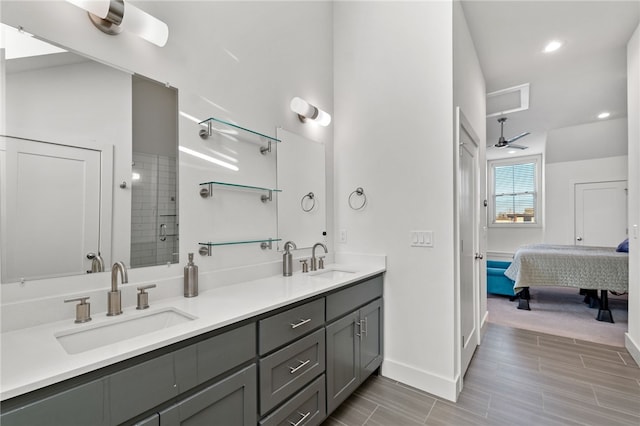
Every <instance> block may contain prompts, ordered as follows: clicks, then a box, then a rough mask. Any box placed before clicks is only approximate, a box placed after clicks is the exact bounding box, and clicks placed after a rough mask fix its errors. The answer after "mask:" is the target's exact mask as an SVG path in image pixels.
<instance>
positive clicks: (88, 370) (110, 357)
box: [0, 265, 384, 426]
mask: <svg viewBox="0 0 640 426" xmlns="http://www.w3.org/2000/svg"><path fill="white" fill-rule="evenodd" d="M383 272H384V268H377V267H368V268H359V270H358V271H357V272H356V271H354V270H353V269H348V268H345V267H337V266H336V265H333V266H330V267H329V268H328V269H325V270H319V271H317V272H316V273H308V274H302V273H296V274H294V275H293V276H291V277H281V276H274V277H269V278H264V279H260V280H255V281H251V282H246V283H241V284H236V285H232V286H227V287H221V288H217V289H213V290H210V291H206V292H203V293H202V294H201V295H200V296H199V297H197V298H193V299H185V298H175V299H167V300H162V301H159V302H156V303H155V305H154V306H152V308H150V309H149V310H148V312H140V311H137V312H135V309H133V312H132V311H131V309H129V310H126V309H125V313H124V314H123V315H122V317H123V318H122V319H113V318H112V317H106V316H103V315H102V314H98V315H94V321H92V322H93V324H92V323H88V324H77V325H75V324H73V320H72V319H69V321H68V322H64V323H60V322H59V323H55V324H50V325H49V324H48V325H44V326H39V327H31V328H29V329H25V330H16V331H12V332H8V333H4V334H3V336H2V340H3V341H2V358H3V359H2V364H3V365H2V373H3V374H2V399H3V401H2V414H1V417H0V421H1V422H2V424H3V425H5V426H12V425H30V426H33V425H38V424H43V425H44V424H46V425H58V424H59V425H117V424H140V425H178V424H182V423H183V422H187V421H197V422H199V423H198V424H234V425H235V424H238V425H256V424H260V425H280V424H287V425H289V424H294V425H303V424H320V423H321V422H322V420H323V419H325V418H326V417H327V415H328V414H329V413H331V412H332V411H333V410H334V409H335V408H336V407H337V406H338V405H339V404H340V403H341V402H342V401H344V400H345V399H346V398H347V397H348V396H349V395H350V394H351V393H352V392H353V391H354V390H355V389H357V387H358V386H359V385H360V384H361V383H362V381H363V380H365V379H366V378H367V377H368V376H369V375H370V374H371V373H373V372H374V371H375V370H377V369H378V368H379V367H380V365H381V363H382V343H383V341H382V339H383V336H382V324H383V303H382V295H383V275H382V273H383ZM152 317H155V318H159V317H162V321H164V322H165V323H168V324H169V325H168V326H167V324H165V328H162V329H160V330H155V331H150V332H146V333H142V332H141V334H140V335H139V336H136V337H133V338H125V339H124V340H120V341H118V338H117V337H107V333H103V330H105V329H107V328H109V327H112V324H118V322H121V323H123V324H126V327H127V328H128V329H129V330H132V329H133V330H135V329H137V328H138V324H139V323H140V322H139V321H141V320H144V321H152V320H153V318H152ZM110 321H111V322H110ZM113 321H117V322H116V323H113ZM172 322H174V323H175V324H173V325H171V324H172ZM158 324H159V323H158ZM156 326H157V325H156ZM96 333H97V334H98V335H99V337H100V338H101V339H102V338H103V339H107V340H106V341H107V343H106V344H105V343H104V342H105V340H101V339H97V340H95V339H93V337H92V334H96ZM115 334H116V335H118V334H120V332H118V333H115ZM69 336H73V337H71V338H70V337H69ZM76 336H78V337H76ZM125 337H126V336H125ZM109 338H111V339H112V340H111V341H109V340H108V339H109ZM67 339H69V340H68V341H67ZM71 339H74V341H72V340H71ZM113 339H115V341H114V340H113ZM43 354H46V355H43ZM202 422H204V423H202ZM221 422H222V423H221Z"/></svg>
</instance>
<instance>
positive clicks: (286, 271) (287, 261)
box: [282, 241, 298, 277]
mask: <svg viewBox="0 0 640 426" xmlns="http://www.w3.org/2000/svg"><path fill="white" fill-rule="evenodd" d="M290 249H293V250H297V249H298V247H296V244H295V243H294V242H293V241H287V242H286V243H284V254H283V255H282V275H283V276H285V277H290V276H291V274H292V273H293V255H292V254H291V252H290V251H289V250H290Z"/></svg>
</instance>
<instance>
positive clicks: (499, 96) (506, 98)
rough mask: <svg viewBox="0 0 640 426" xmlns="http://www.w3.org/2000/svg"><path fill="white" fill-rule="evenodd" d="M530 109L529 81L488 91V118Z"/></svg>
mask: <svg viewBox="0 0 640 426" xmlns="http://www.w3.org/2000/svg"><path fill="white" fill-rule="evenodd" d="M527 109H529V83H525V84H521V85H518V86H514V87H509V88H507V89H502V90H498V91H495V92H491V93H487V118H489V117H496V116H499V115H503V114H508V113H510V112H516V111H524V110H527Z"/></svg>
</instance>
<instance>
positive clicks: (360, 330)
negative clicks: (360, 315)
mask: <svg viewBox="0 0 640 426" xmlns="http://www.w3.org/2000/svg"><path fill="white" fill-rule="evenodd" d="M356 325H357V326H358V329H359V330H358V331H359V332H360V333H358V332H356V336H358V337H359V338H360V340H362V321H356Z"/></svg>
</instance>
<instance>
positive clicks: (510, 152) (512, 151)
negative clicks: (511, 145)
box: [507, 149, 518, 154]
mask: <svg viewBox="0 0 640 426" xmlns="http://www.w3.org/2000/svg"><path fill="white" fill-rule="evenodd" d="M507 152H508V153H509V154H515V153H516V152H518V151H516V150H515V149H512V150H511V151H507Z"/></svg>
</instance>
